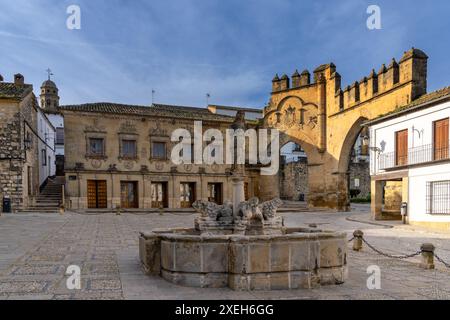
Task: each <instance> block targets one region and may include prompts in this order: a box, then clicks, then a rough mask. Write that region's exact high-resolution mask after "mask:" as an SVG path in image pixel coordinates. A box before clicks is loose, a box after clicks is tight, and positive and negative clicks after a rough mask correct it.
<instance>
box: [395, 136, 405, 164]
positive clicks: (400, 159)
mask: <svg viewBox="0 0 450 320" xmlns="http://www.w3.org/2000/svg"><path fill="white" fill-rule="evenodd" d="M395 164H396V165H397V166H403V165H407V164H408V129H406V130H402V131H397V132H396V133H395Z"/></svg>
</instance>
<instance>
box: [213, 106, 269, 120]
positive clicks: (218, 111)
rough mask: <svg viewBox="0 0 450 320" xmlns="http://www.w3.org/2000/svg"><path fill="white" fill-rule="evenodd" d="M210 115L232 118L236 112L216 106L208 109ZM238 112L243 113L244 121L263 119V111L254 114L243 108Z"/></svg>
mask: <svg viewBox="0 0 450 320" xmlns="http://www.w3.org/2000/svg"><path fill="white" fill-rule="evenodd" d="M208 109H209V110H210V111H211V112H212V113H216V114H221V115H225V116H232V117H235V116H236V113H237V110H232V109H228V108H223V109H222V108H220V107H218V106H214V107H210V108H208ZM239 110H243V111H245V119H246V120H257V119H261V118H262V117H263V111H262V110H261V111H260V112H255V111H251V110H245V108H242V109H239Z"/></svg>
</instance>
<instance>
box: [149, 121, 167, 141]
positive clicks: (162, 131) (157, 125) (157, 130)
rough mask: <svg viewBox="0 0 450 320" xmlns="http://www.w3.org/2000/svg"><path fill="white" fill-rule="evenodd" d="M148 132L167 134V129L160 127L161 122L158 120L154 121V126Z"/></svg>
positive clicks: (159, 134)
mask: <svg viewBox="0 0 450 320" xmlns="http://www.w3.org/2000/svg"><path fill="white" fill-rule="evenodd" d="M149 134H150V135H151V136H160V137H162V136H167V130H166V129H163V128H161V124H160V123H159V122H156V128H151V129H150V131H149Z"/></svg>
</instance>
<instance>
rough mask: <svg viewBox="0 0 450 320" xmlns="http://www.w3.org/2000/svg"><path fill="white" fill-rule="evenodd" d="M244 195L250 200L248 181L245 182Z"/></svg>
mask: <svg viewBox="0 0 450 320" xmlns="http://www.w3.org/2000/svg"><path fill="white" fill-rule="evenodd" d="M244 197H245V201H247V200H249V195H248V182H245V183H244Z"/></svg>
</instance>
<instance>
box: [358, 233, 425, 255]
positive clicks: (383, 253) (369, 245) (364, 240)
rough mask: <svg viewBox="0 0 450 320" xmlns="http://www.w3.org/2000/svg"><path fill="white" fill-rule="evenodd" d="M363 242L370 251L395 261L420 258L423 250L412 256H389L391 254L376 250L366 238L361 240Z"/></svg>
mask: <svg viewBox="0 0 450 320" xmlns="http://www.w3.org/2000/svg"><path fill="white" fill-rule="evenodd" d="M361 240H362V241H363V242H364V243H365V244H367V246H368V247H369V248H370V249H372V250H373V251H375V252H376V253H378V254H380V255H382V256H385V257H388V258H394V259H408V258H412V257H415V256H418V255H420V254H421V253H422V250H419V251H417V252H414V253H411V254H405V255H394V254H389V253H385V252H383V251H381V250H379V249H377V248H375V247H374V246H372V245H371V244H370V243H368V242H367V240H366V239H364V237H363V238H361Z"/></svg>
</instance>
